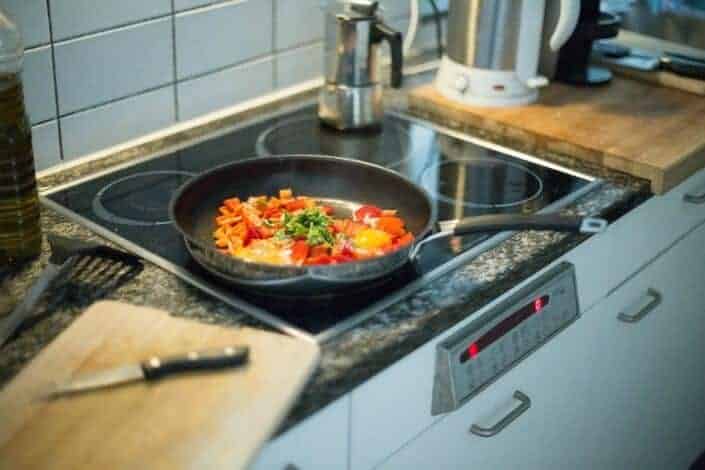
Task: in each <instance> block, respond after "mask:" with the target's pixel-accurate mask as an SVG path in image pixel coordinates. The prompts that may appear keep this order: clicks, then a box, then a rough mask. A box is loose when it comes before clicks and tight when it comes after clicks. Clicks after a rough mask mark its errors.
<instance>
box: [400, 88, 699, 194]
mask: <svg viewBox="0 0 705 470" xmlns="http://www.w3.org/2000/svg"><path fill="white" fill-rule="evenodd" d="M409 108H410V110H411V112H412V113H414V114H417V115H421V116H422V117H424V118H426V119H439V120H442V121H443V122H455V123H461V124H462V126H468V127H469V128H478V129H482V130H483V131H485V132H489V134H490V135H492V138H493V139H498V140H499V141H506V142H515V143H516V145H518V146H520V148H522V149H523V150H524V151H525V152H528V153H532V154H541V153H547V154H556V153H558V154H563V155H568V156H570V157H572V158H575V159H579V160H584V161H585V162H586V163H587V164H588V165H599V166H604V167H606V168H610V169H613V170H617V171H620V172H623V173H627V174H631V175H633V176H636V177H639V178H643V179H646V180H649V181H651V190H652V191H653V192H654V193H656V194H662V193H664V192H666V191H668V190H669V189H671V188H673V187H675V186H677V185H678V184H679V183H680V182H682V181H684V180H685V179H686V178H687V177H688V176H689V175H692V174H693V173H694V172H695V171H696V170H697V169H698V168H703V166H704V165H705V159H703V157H702V155H703V154H702V152H703V151H705V120H703V119H702V116H704V115H705V99H703V98H701V97H698V96H693V95H692V94H688V93H683V92H681V91H679V90H672V89H670V88H664V87H663V86H654V85H650V84H648V83H644V82H643V80H640V81H636V80H630V79H625V78H622V77H615V78H614V79H613V80H612V82H610V86H608V87H573V86H567V85H562V84H560V83H552V84H551V85H550V86H549V87H548V88H546V90H544V92H543V94H542V95H541V98H540V99H539V102H538V103H536V104H534V105H531V106H525V107H520V108H516V109H511V110H508V109H498V110H495V109H487V108H482V107H472V106H465V105H462V104H459V103H457V102H455V101H453V100H450V99H448V98H446V97H445V96H443V95H441V94H440V93H439V92H438V91H437V90H435V89H434V88H433V87H432V86H431V85H427V86H423V87H419V88H417V89H415V90H412V91H411V92H410V94H409ZM459 125H460V124H459Z"/></svg>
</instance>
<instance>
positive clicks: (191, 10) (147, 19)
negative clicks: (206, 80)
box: [32, 0, 243, 48]
mask: <svg viewBox="0 0 705 470" xmlns="http://www.w3.org/2000/svg"><path fill="white" fill-rule="evenodd" d="M242 1H243V0H217V1H215V2H213V3H209V4H206V5H200V6H196V7H191V8H187V9H184V10H179V11H176V7H175V5H174V3H173V0H172V9H171V11H170V12H169V13H165V14H163V15H155V16H149V17H145V18H140V19H137V20H134V21H128V22H126V23H120V24H114V25H111V26H108V27H104V28H100V29H96V30H93V31H87V32H84V33H78V34H74V35H72V36H68V37H65V38H62V39H59V40H57V41H56V42H54V41H53V40H52V42H53V44H55V45H61V44H65V43H70V42H75V41H80V40H82V39H86V38H89V37H91V36H99V35H103V34H107V33H112V32H114V31H119V30H123V29H129V28H132V27H134V26H140V25H142V24H145V23H152V22H156V21H160V20H165V19H167V18H168V17H170V16H174V15H181V14H184V13H186V14H189V13H197V12H198V11H199V10H204V11H205V10H207V9H210V8H214V7H221V6H224V5H225V4H227V3H232V4H233V5H236V4H238V3H241V2H242ZM46 45H49V44H38V45H36V46H32V48H37V47H42V46H46Z"/></svg>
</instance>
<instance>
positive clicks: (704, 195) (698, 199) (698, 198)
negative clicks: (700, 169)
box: [683, 190, 705, 204]
mask: <svg viewBox="0 0 705 470" xmlns="http://www.w3.org/2000/svg"><path fill="white" fill-rule="evenodd" d="M683 201H684V202H688V203H690V204H705V190H703V191H701V192H699V193H687V194H684V195H683Z"/></svg>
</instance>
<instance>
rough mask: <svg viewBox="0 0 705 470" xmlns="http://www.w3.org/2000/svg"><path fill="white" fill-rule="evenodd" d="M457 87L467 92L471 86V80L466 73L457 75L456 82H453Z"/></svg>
mask: <svg viewBox="0 0 705 470" xmlns="http://www.w3.org/2000/svg"><path fill="white" fill-rule="evenodd" d="M453 85H454V86H455V89H456V90H458V92H460V93H465V92H466V91H467V89H468V88H469V87H470V80H468V77H466V76H465V75H458V76H456V77H455V82H454V83H453Z"/></svg>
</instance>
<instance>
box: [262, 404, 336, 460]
mask: <svg viewBox="0 0 705 470" xmlns="http://www.w3.org/2000/svg"><path fill="white" fill-rule="evenodd" d="M349 407H350V398H349V397H347V396H345V397H343V398H340V399H338V400H337V401H335V402H333V403H331V404H330V405H328V406H327V407H325V408H323V409H322V410H320V411H319V412H317V413H316V414H314V415H313V416H311V417H309V418H307V419H306V420H305V421H303V422H302V423H299V424H298V425H296V426H295V427H293V428H292V429H290V430H288V431H287V432H285V433H284V434H282V435H281V436H279V437H277V438H276V439H274V440H272V441H270V442H268V443H267V445H265V446H264V448H263V449H262V451H261V452H260V454H259V455H258V456H257V459H256V460H255V462H254V464H253V465H252V466H251V468H252V469H253V470H285V469H286V470H290V469H297V470H319V469H320V470H323V469H325V470H339V469H341V470H344V469H346V468H348V413H349Z"/></svg>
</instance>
